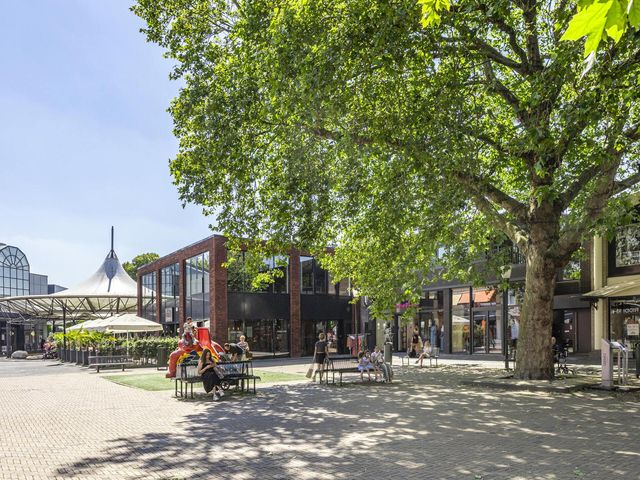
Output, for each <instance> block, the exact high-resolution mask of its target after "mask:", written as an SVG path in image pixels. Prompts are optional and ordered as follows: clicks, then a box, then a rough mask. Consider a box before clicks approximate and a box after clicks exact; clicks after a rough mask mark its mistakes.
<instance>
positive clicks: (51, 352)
mask: <svg viewBox="0 0 640 480" xmlns="http://www.w3.org/2000/svg"><path fill="white" fill-rule="evenodd" d="M54 358H58V349H57V347H56V344H55V343H48V342H47V343H45V344H44V354H43V355H42V359H43V360H46V359H54Z"/></svg>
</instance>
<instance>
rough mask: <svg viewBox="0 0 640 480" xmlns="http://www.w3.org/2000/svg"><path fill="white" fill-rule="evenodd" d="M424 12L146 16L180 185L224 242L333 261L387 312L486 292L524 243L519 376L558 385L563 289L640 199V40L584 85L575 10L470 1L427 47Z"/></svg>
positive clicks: (204, 8) (290, 5)
mask: <svg viewBox="0 0 640 480" xmlns="http://www.w3.org/2000/svg"><path fill="white" fill-rule="evenodd" d="M420 3H421V4H425V3H429V2H420ZM431 3H433V2H431ZM436 3H437V2H436ZM441 3H442V2H441ZM421 4H419V3H418V2H416V0H396V1H388V2H380V1H374V0H341V1H338V0H325V1H304V0H278V1H275V0H248V1H242V0H231V1H225V0H189V1H187V0H139V1H138V4H137V5H136V6H134V7H133V10H134V12H135V13H136V14H137V15H139V16H140V17H142V18H143V19H144V20H145V21H146V22H147V28H145V29H144V32H145V33H146V35H147V38H148V40H150V41H152V42H156V43H158V44H160V45H161V46H163V47H164V48H166V51H167V56H169V57H170V58H173V59H174V60H175V61H176V66H175V69H174V71H173V73H172V77H173V78H180V79H182V82H183V85H184V86H183V88H182V89H181V92H180V95H179V96H178V97H177V98H176V99H175V100H174V101H173V103H172V105H171V113H172V115H173V118H174V122H175V135H176V136H177V137H178V138H179V140H180V148H179V152H178V154H177V156H176V158H175V159H174V160H172V162H171V171H172V174H173V176H174V179H175V182H176V184H177V185H178V187H179V190H180V194H181V196H182V199H183V200H184V201H187V202H194V203H197V204H200V205H203V206H204V208H205V210H206V211H208V212H210V213H211V214H212V215H214V216H215V226H216V227H217V228H218V229H220V230H221V231H223V232H225V233H226V234H230V235H233V236H236V237H243V238H250V239H257V238H260V237H262V238H270V239H272V240H273V244H274V245H285V244H287V243H293V244H294V245H298V246H301V247H304V248H307V249H310V250H312V251H318V252H320V251H322V247H323V246H324V245H327V244H332V245H335V246H336V247H337V248H336V251H335V252H336V254H335V256H334V257H333V258H332V259H330V260H329V261H328V264H329V266H330V268H331V269H332V270H333V271H334V273H336V274H337V275H342V274H348V275H350V276H351V277H353V278H354V279H355V281H356V285H357V287H358V288H359V289H360V291H361V292H362V293H370V294H372V295H373V296H374V297H375V299H376V300H377V301H379V302H383V303H386V304H387V305H390V304H391V302H392V300H393V297H394V296H398V295H399V296H403V295H409V294H411V293H412V292H413V293H415V292H416V291H417V290H416V289H419V288H420V286H421V285H422V284H423V283H425V282H428V281H429V278H428V276H426V275H424V272H427V271H432V270H433V269H434V268H435V266H436V265H441V266H444V269H442V270H438V271H440V272H441V274H442V275H448V276H458V277H462V276H471V277H472V276H474V275H478V274H479V272H480V270H479V269H477V268H474V266H476V265H478V262H477V260H478V259H479V258H480V257H481V256H482V255H484V254H485V252H486V251H487V250H488V249H490V248H491V247H492V246H496V245H501V244H503V243H504V241H505V239H508V240H509V241H510V242H511V243H512V244H514V245H516V246H517V247H518V248H519V250H520V251H521V252H522V254H524V256H525V257H526V267H527V269H526V288H525V295H524V303H523V309H522V319H521V328H520V338H519V349H518V363H517V370H516V375H517V376H518V377H520V378H551V377H552V376H553V365H552V359H551V356H550V354H549V351H550V338H551V323H552V306H553V294H554V288H555V277H556V271H557V269H558V268H562V267H563V266H564V265H566V264H567V262H568V261H569V260H570V259H571V257H572V256H573V255H574V253H575V252H576V251H577V250H578V249H579V248H580V245H581V243H582V242H583V241H584V240H585V239H586V238H588V237H589V236H590V235H593V234H594V233H597V232H601V231H606V230H610V229H611V228H612V226H613V225H615V224H616V223H617V222H620V221H623V220H624V219H625V218H626V217H625V216H624V215H623V213H622V212H625V211H626V210H625V209H626V208H627V207H628V205H627V199H628V196H629V194H630V192H631V191H632V190H633V189H634V188H635V185H636V184H637V183H638V181H639V180H640V174H638V171H637V170H638V169H637V165H636V164H635V163H634V162H633V161H632V159H633V158H634V157H635V155H636V154H637V150H638V139H639V138H640V131H639V129H638V126H639V124H638V121H640V115H639V112H638V96H639V95H640V89H638V88H637V82H638V71H639V70H638V64H639V62H640V41H639V38H638V34H637V33H635V31H633V30H629V31H627V32H626V33H625V34H624V35H622V37H621V38H620V39H619V41H618V42H617V43H616V44H615V45H609V46H608V47H607V48H602V46H601V48H600V49H599V51H598V53H597V56H598V58H597V61H596V62H595V63H594V65H593V67H592V68H591V69H590V70H589V71H588V72H587V73H586V74H584V76H581V72H582V70H583V64H582V50H583V46H582V45H581V44H579V43H577V42H566V41H561V40H560V39H561V37H562V35H563V32H564V31H565V30H566V28H567V24H568V22H569V19H570V18H571V17H572V16H573V15H574V14H575V8H576V6H575V2H564V1H562V2H555V1H547V2H543V1H538V2H536V1H533V0H519V1H506V0H497V1H496V0H492V1H473V0H465V1H460V2H452V5H451V7H450V8H449V9H440V10H439V12H438V15H439V16H440V21H439V24H438V25H431V26H428V27H426V28H425V26H423V25H422V23H421V20H423V19H424V15H423V11H422V5H421ZM443 245H444V246H446V248H445V249H444V252H443V255H438V256H436V251H437V250H438V248H439V247H441V246H443ZM494 260H495V262H494V263H498V264H499V263H501V262H502V263H506V262H507V261H508V260H507V258H506V256H501V255H498V256H495V257H494ZM498 266H499V265H498ZM484 271H485V272H486V269H485V270H484ZM480 273H481V272H480ZM399 281H400V282H401V283H399ZM398 287H400V288H398Z"/></svg>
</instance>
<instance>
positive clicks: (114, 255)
mask: <svg viewBox="0 0 640 480" xmlns="http://www.w3.org/2000/svg"><path fill="white" fill-rule="evenodd" d="M107 257H108V258H114V257H116V252H115V251H114V250H113V225H111V250H109V255H107ZM116 258H117V257H116Z"/></svg>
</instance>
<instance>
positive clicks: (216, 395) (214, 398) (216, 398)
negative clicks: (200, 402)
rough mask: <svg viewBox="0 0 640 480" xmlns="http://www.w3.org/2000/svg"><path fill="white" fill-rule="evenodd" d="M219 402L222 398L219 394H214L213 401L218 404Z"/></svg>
mask: <svg viewBox="0 0 640 480" xmlns="http://www.w3.org/2000/svg"><path fill="white" fill-rule="evenodd" d="M218 400H220V397H219V396H218V393H217V392H213V401H214V402H217V401H218Z"/></svg>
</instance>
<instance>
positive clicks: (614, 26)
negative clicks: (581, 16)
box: [604, 0, 626, 42]
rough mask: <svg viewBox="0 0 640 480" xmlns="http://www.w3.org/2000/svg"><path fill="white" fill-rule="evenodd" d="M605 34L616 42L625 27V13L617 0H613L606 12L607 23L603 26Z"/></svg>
mask: <svg viewBox="0 0 640 480" xmlns="http://www.w3.org/2000/svg"><path fill="white" fill-rule="evenodd" d="M604 29H605V31H606V32H607V35H609V37H611V38H612V39H613V41H615V42H618V40H620V38H621V37H622V34H623V33H624V31H625V29H626V13H625V11H624V8H622V5H621V4H620V1H619V0H613V3H612V4H611V8H610V9H609V12H608V13H607V24H606V25H605V27H604Z"/></svg>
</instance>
